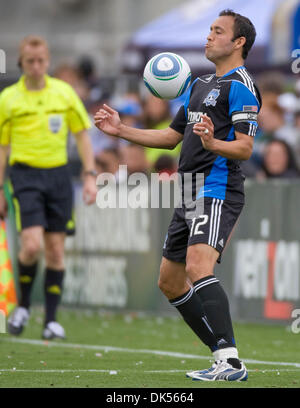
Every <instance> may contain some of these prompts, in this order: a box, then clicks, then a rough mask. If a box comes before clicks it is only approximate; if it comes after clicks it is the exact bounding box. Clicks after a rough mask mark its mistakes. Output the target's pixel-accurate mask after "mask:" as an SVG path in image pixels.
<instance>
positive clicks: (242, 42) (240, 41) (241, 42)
mask: <svg viewBox="0 0 300 408" xmlns="http://www.w3.org/2000/svg"><path fill="white" fill-rule="evenodd" d="M245 44H246V38H245V37H238V38H236V40H235V46H236V49H239V48H242V47H243V46H244V45H245Z"/></svg>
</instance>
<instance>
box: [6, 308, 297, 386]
mask: <svg viewBox="0 0 300 408" xmlns="http://www.w3.org/2000/svg"><path fill="white" fill-rule="evenodd" d="M59 317H60V322H61V323H62V324H63V326H64V327H65V329H66V333H67V337H68V338H67V339H66V340H64V341H56V342H45V341H43V340H41V329H42V321H43V314H42V309H41V308H34V309H33V311H32V315H31V319H30V322H29V324H28V326H27V327H26V330H25V331H24V333H23V334H22V336H21V337H18V338H15V337H11V336H10V335H9V334H1V335H0V345H1V355H0V387H2V388H32V387H34V388H39V387H43V388H73V387H75V388H87V387H89V388H190V389H192V388H232V387H233V388H253V387H254V388H255V387H259V388H270V387H276V388H278V387H286V388H287V387H288V388H290V387H292V388H299V387H300V354H299V338H300V334H298V335H297V334H293V333H291V331H290V330H289V327H285V326H279V325H276V326H275V325H259V324H249V323H247V324H246V323H236V324H235V325H234V328H235V334H236V338H237V340H238V347H239V350H240V357H241V358H242V359H243V360H244V361H245V363H246V365H247V368H248V369H249V379H248V381H247V382H242V383H236V382H231V383H230V382H216V383H207V382H198V381H192V380H190V379H188V378H186V377H185V372H186V371H188V370H195V369H201V368H207V367H208V366H210V365H211V361H212V360H211V356H210V354H209V350H208V349H207V348H206V347H205V346H203V345H202V344H200V342H199V341H198V340H197V337H196V336H195V335H194V334H193V333H192V331H190V329H189V328H188V327H186V325H185V324H184V323H183V321H182V320H181V319H180V318H179V317H178V318H177V317H155V316H149V315H145V314H144V315H143V314H134V313H128V314H115V313H109V312H104V311H85V310H75V309H61V310H60V312H59Z"/></svg>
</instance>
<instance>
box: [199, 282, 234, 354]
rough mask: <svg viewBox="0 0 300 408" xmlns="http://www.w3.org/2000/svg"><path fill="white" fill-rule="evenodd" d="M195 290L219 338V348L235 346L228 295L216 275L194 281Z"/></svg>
mask: <svg viewBox="0 0 300 408" xmlns="http://www.w3.org/2000/svg"><path fill="white" fill-rule="evenodd" d="M194 291H195V292H196V293H197V295H198V296H199V299H200V300H201V303H202V306H203V309H204V312H205V314H206V316H207V319H208V321H209V324H210V325H211V327H212V330H213V332H214V334H215V336H216V339H217V345H218V349H222V348H227V347H235V340H234V334H233V327H232V322H231V317H230V310H229V302H228V298H227V295H226V293H225V291H224V289H223V288H222V286H221V284H220V282H219V280H218V279H216V278H215V276H214V275H209V276H206V277H205V278H202V279H200V280H198V281H196V282H194Z"/></svg>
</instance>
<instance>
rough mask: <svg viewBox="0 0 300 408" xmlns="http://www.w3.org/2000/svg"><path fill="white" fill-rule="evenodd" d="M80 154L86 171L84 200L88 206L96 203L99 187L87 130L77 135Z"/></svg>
mask: <svg viewBox="0 0 300 408" xmlns="http://www.w3.org/2000/svg"><path fill="white" fill-rule="evenodd" d="M75 139H76V144H77V149H78V153H79V156H80V159H81V162H82V165H83V169H84V173H83V174H84V184H83V199H84V202H85V203H86V204H88V205H89V204H93V203H94V202H95V201H96V196H97V186H96V179H95V175H93V172H94V169H95V163H94V154H93V150H92V146H91V142H90V139H89V135H88V132H87V130H82V131H81V132H78V133H76V134H75Z"/></svg>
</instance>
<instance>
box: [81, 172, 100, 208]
mask: <svg viewBox="0 0 300 408" xmlns="http://www.w3.org/2000/svg"><path fill="white" fill-rule="evenodd" d="M97 193H98V189H97V185H96V178H95V177H94V176H86V177H85V178H84V183H83V191H82V195H83V201H84V202H85V204H87V205H91V204H94V203H95V201H96V197H97Z"/></svg>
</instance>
